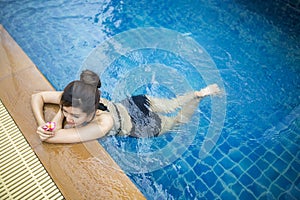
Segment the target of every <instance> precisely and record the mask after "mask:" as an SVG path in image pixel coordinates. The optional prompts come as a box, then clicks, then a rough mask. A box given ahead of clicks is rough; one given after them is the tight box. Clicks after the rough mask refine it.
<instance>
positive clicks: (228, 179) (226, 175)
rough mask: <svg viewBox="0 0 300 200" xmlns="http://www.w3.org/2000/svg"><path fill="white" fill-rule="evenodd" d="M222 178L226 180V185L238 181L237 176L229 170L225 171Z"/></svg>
mask: <svg viewBox="0 0 300 200" xmlns="http://www.w3.org/2000/svg"><path fill="white" fill-rule="evenodd" d="M221 179H222V180H223V181H224V182H225V184H226V185H229V184H232V183H235V182H236V180H237V179H236V177H234V176H233V175H231V174H229V173H228V172H225V173H224V174H223V176H221Z"/></svg>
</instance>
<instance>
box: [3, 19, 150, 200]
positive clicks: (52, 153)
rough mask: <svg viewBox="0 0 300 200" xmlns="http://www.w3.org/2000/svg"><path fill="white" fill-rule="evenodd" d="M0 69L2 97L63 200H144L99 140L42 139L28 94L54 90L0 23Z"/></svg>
mask: <svg viewBox="0 0 300 200" xmlns="http://www.w3.org/2000/svg"><path fill="white" fill-rule="evenodd" d="M0 71H1V74H0V83H1V84H0V87H1V89H0V99H1V100H2V102H3V104H4V105H5V107H6V108H7V110H8V111H9V113H10V115H11V116H12V117H13V119H14V121H15V123H16V124H17V125H18V127H19V129H20V130H21V132H22V133H23V135H24V136H25V138H26V140H27V141H28V143H29V144H30V146H31V147H32V149H33V150H34V152H35V153H36V154H37V156H38V158H39V159H40V161H41V162H42V164H43V166H44V167H45V168H46V170H47V172H48V173H49V175H50V176H51V178H52V179H53V180H54V182H55V183H56V185H57V186H58V188H59V189H60V191H61V192H62V194H63V195H64V197H65V198H66V199H145V197H144V196H143V194H142V193H141V192H140V191H139V190H138V188H137V187H136V186H135V185H134V184H133V183H132V182H131V180H130V179H129V177H128V176H127V175H126V174H125V173H124V172H123V171H122V170H121V168H120V167H119V166H118V165H117V163H116V162H115V161H114V160H113V159H112V158H111V156H110V155H109V154H108V153H107V152H106V151H105V149H104V148H103V147H102V146H101V145H100V144H99V142H98V141H91V142H86V143H78V144H48V143H44V142H41V141H40V139H39V138H38V136H37V135H36V134H35V131H36V127H37V124H36V121H35V119H34V116H33V113H32V110H31V106H30V99H31V95H32V94H33V93H36V92H39V91H46V90H54V88H53V86H52V85H51V84H50V83H49V82H48V80H47V79H46V78H45V77H44V76H43V75H42V74H41V72H40V71H39V70H38V68H37V67H36V65H35V64H34V63H33V62H32V61H31V59H30V58H29V57H28V56H27V55H26V53H25V52H24V51H23V50H22V49H21V47H20V46H19V45H18V44H17V43H16V41H15V40H14V39H13V38H12V37H11V36H10V35H9V33H8V32H7V31H6V30H5V28H4V27H3V26H2V25H1V24H0ZM53 109H55V108H53V107H52V106H48V107H47V110H49V112H51V111H52V110H53Z"/></svg>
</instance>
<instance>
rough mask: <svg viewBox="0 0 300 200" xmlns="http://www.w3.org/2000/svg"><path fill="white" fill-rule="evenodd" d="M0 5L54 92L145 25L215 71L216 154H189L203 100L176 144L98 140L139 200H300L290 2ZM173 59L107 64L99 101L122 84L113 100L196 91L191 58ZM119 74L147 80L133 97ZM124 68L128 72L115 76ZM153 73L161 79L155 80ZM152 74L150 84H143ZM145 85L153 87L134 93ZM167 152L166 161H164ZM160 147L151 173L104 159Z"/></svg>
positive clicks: (169, 54) (135, 54)
mask: <svg viewBox="0 0 300 200" xmlns="http://www.w3.org/2000/svg"><path fill="white" fill-rule="evenodd" d="M0 5H1V11H0V12H1V15H0V19H1V21H0V22H1V23H2V24H3V25H4V26H5V28H6V29H7V30H8V31H9V32H10V33H11V35H12V36H13V37H14V39H15V40H16V41H17V42H18V43H19V45H20V46H21V47H22V48H23V49H24V51H25V52H26V53H27V54H28V55H29V56H30V58H31V59H32V60H33V61H34V63H35V64H36V65H37V66H38V67H39V69H40V70H41V71H42V73H43V74H44V75H45V76H46V77H47V78H48V80H49V81H50V82H51V83H52V84H53V85H54V86H55V88H56V89H58V90H60V89H62V88H63V87H64V86H65V85H66V84H67V83H68V82H69V81H71V80H73V79H74V78H76V77H77V74H78V71H80V69H81V66H82V64H83V63H85V62H87V61H88V60H89V59H87V58H89V56H90V55H91V54H90V53H91V52H92V51H93V50H94V49H95V48H97V47H99V46H100V47H101V44H103V42H104V41H107V40H106V39H108V38H111V37H112V38H116V37H117V35H121V36H122V33H126V32H127V33H128V31H135V30H139V29H138V28H143V30H149V29H147V28H149V27H155V30H163V31H158V32H156V33H157V34H160V33H164V34H163V35H166V34H167V35H168V34H169V35H172V36H175V35H176V36H178V37H181V36H182V37H184V38H190V39H192V40H193V41H196V42H197V44H199V45H200V46H199V49H201V50H204V52H205V55H208V58H207V62H208V63H209V66H210V67H211V69H212V68H214V67H215V68H216V69H215V70H213V71H214V72H217V73H218V74H219V75H220V77H221V83H222V84H223V85H224V88H225V91H226V101H225V102H226V113H225V114H226V116H225V121H224V126H223V129H222V132H221V133H220V137H219V138H218V140H217V144H216V146H214V147H213V148H212V149H211V150H210V151H209V152H208V154H207V155H205V156H203V157H201V155H202V154H200V153H201V150H200V148H199V146H200V145H201V144H203V142H204V141H205V139H206V138H207V137H206V136H207V134H206V132H207V130H208V128H209V126H210V122H211V121H210V120H211V116H212V107H211V105H212V101H213V99H206V100H205V101H204V102H202V104H201V105H200V110H201V112H198V114H196V116H195V118H193V121H192V122H191V123H190V124H188V125H187V127H182V129H181V132H180V133H179V134H177V133H170V134H168V135H166V136H164V137H162V138H155V139H152V140H149V139H148V140H133V139H130V138H115V137H112V138H108V139H103V140H100V143H101V144H103V145H104V147H105V148H106V149H107V151H108V152H110V153H111V155H112V157H114V158H115V159H116V160H118V159H120V160H119V162H121V163H120V165H121V166H122V167H123V168H124V167H125V168H124V170H125V171H126V170H127V174H128V176H129V177H130V178H131V180H132V181H133V182H134V183H135V184H136V185H137V186H138V187H139V188H140V190H141V191H142V192H143V194H144V195H145V196H146V197H147V198H148V199H297V197H298V196H300V195H299V194H300V188H299V187H300V186H299V181H300V177H299V167H300V162H299V147H298V146H299V113H300V107H299V85H300V84H299V82H300V81H299V67H300V66H299V63H300V62H299V57H300V55H299V54H300V53H299V41H300V40H299V36H298V35H299V19H298V18H297V16H298V15H299V1H283V2H282V1H275V2H271V1H264V3H259V4H258V3H253V2H252V3H248V2H246V1H223V2H222V3H220V2H218V1H188V2H186V1H185V2H183V1H176V2H173V1H157V2H156V3H153V2H152V3H150V2H147V1H140V2H135V1H127V2H126V1H120V2H117V1H103V2H101V3H99V2H97V1H87V2H85V3H82V2H81V1H48V2H47V3H41V2H40V1H26V2H14V1H10V2H9V1H8V2H7V1H6V2H0ZM152 8H156V9H152ZM162 28H163V29H162ZM130 33H132V32H130ZM145 33H147V32H145ZM129 36H130V35H129ZM129 36H128V37H129ZM144 36H145V34H144ZM159 36H162V35H159ZM126 37H127V35H126ZM155 38H157V37H155ZM155 38H152V39H155ZM148 42H149V41H148ZM161 42H163V41H161ZM189 42H192V41H191V40H188V42H186V41H184V43H185V44H190V43H189ZM169 50H170V48H169ZM174 51H175V50H173V51H168V48H165V49H159V48H154V47H153V46H151V48H144V49H134V50H132V51H129V52H126V54H124V56H122V57H118V58H117V59H115V60H114V62H112V63H111V64H110V66H106V67H107V68H106V69H105V73H104V74H103V76H104V77H105V79H103V80H106V79H107V78H110V79H109V80H110V82H109V83H105V85H104V88H103V89H104V95H106V97H110V98H116V97H118V95H117V93H118V92H120V91H118V90H114V91H115V93H112V94H108V92H109V91H110V89H111V88H112V87H113V86H115V84H119V85H118V86H120V85H122V83H125V85H126V86H128V87H126V89H127V90H126V91H125V92H124V93H122V95H124V96H125V95H128V94H133V93H135V92H137V93H139V92H152V93H153V94H154V95H166V96H167V95H170V96H172V95H174V92H180V91H179V90H181V89H182V90H190V89H195V88H198V87H201V86H204V85H205V83H206V81H205V79H204V78H203V76H201V75H202V74H201V72H202V71H201V72H199V71H197V68H196V67H195V66H194V65H191V62H187V61H190V57H187V56H181V57H180V56H178V54H176V53H177V52H174ZM188 55H189V56H191V54H188ZM156 58H158V61H157V60H155V59H156ZM117 66H119V67H120V69H119V70H118V71H116V70H115V69H116V67H117ZM179 66H183V68H180V67H179ZM122 67H123V68H122ZM128 67H139V68H136V69H138V70H135V73H136V74H138V75H139V76H140V75H141V74H142V73H143V74H144V73H145V72H149V70H150V72H149V75H147V79H146V80H147V81H146V82H143V81H141V82H140V84H139V87H137V88H134V87H133V86H132V84H134V82H131V81H127V82H126V80H132V79H133V77H132V75H131V74H132V73H128V71H130V70H129V69H128ZM193 67H194V68H193ZM124 69H126V70H128V71H125V72H124V74H126V76H124V75H123V74H122V70H123V71H124ZM161 69H164V72H168V74H167V75H168V76H166V75H162V77H161V79H159V76H158V75H159V72H161ZM184 69H187V70H184ZM147 70H148V71H147ZM151 70H153V71H151ZM115 71H116V73H113V72H115ZM152 72H155V73H152ZM136 74H135V75H136ZM153 74H155V77H154V78H155V79H154V80H158V81H157V82H155V81H154V82H151V81H152V80H153ZM162 74H163V73H162ZM218 74H217V75H215V73H214V75H215V76H218ZM122 75H123V77H122ZM139 76H138V77H139ZM62 77H63V78H62ZM116 77H118V78H120V79H121V80H123V81H125V82H120V83H119V82H118V81H117V80H114V79H113V78H116ZM124 77H125V78H124ZM167 77H172V78H173V77H174V78H173V79H172V80H169V79H168V80H169V82H170V83H171V85H172V84H173V83H174V82H172V81H175V80H176V83H178V82H179V83H182V81H183V83H182V84H181V85H183V87H182V88H180V87H179V86H176V87H174V88H171V86H170V85H167V84H166V83H165V80H164V79H165V78H167ZM178 77H180V78H178ZM148 79H149V80H151V81H149V80H148ZM196 80H199V82H197V81H196ZM214 80H215V79H214ZM114 81H115V82H114ZM180 81H181V82H180ZM103 82H105V81H103ZM149 82H150V83H159V84H150V85H147V84H145V83H149ZM160 83H161V84H160ZM162 83H164V84H162ZM165 85H167V86H165ZM117 88H118V87H117ZM130 88H132V89H130ZM170 88H171V89H170ZM120 89H121V88H119V90H120ZM122 95H121V96H120V97H122ZM222 102H224V101H222ZM194 126H197V127H196V128H195V127H194ZM187 130H188V131H187ZM188 133H192V134H191V137H190V138H189V137H182V138H179V139H178V140H179V141H181V144H184V145H185V144H187V148H186V147H184V148H183V149H181V148H179V150H178V149H177V148H173V146H171V147H169V146H168V144H173V145H175V146H176V145H178V146H180V144H178V141H176V139H177V135H179V136H178V137H181V136H182V135H183V134H186V136H189V135H188ZM180 134H181V135H180ZM185 138H187V141H184V139H185ZM174 141H175V142H177V143H174ZM112 144H113V145H112ZM170 148H171V150H173V151H174V152H173V151H172V152H169V149H170ZM172 148H173V149H172ZM160 149H163V150H164V149H165V150H166V152H164V154H161V155H165V154H166V153H169V155H173V157H172V156H170V158H168V159H166V162H164V163H163V164H162V166H163V167H162V168H161V169H160V168H157V167H156V168H154V169H152V170H149V169H148V167H147V168H146V169H143V168H138V169H135V168H134V166H132V168H126V163H122V161H123V162H124V160H123V159H122V158H124V157H122V155H121V156H119V155H114V153H116V152H118V153H119V152H120V151H117V150H121V153H123V154H124V155H133V156H134V155H136V156H137V157H138V156H144V154H145V153H149V152H150V153H152V152H158V151H159V150H160ZM147 155H149V154H147ZM117 156H119V157H117ZM145 158H149V157H147V156H146V157H145ZM151 158H153V157H151ZM159 158H162V157H158V158H157V159H159ZM129 161H130V160H129ZM152 161H153V160H150V161H149V163H150V164H151V162H152ZM163 161H164V160H162V162H163ZM127 164H130V163H127ZM142 164H144V163H142ZM139 167H141V166H139ZM135 170H136V171H135ZM138 170H140V173H137V171H138Z"/></svg>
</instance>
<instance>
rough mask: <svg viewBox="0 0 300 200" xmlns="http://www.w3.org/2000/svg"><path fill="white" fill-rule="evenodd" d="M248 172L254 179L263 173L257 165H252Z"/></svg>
mask: <svg viewBox="0 0 300 200" xmlns="http://www.w3.org/2000/svg"><path fill="white" fill-rule="evenodd" d="M247 173H248V174H249V175H250V176H251V177H252V178H254V179H256V178H258V177H259V176H260V175H261V173H262V172H261V170H260V169H258V168H257V167H256V166H255V165H252V167H250V168H249V169H248V170H247Z"/></svg>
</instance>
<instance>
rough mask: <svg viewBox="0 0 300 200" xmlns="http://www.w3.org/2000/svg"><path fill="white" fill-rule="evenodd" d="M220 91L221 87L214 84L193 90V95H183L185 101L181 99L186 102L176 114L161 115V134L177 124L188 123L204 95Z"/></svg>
mask: <svg viewBox="0 0 300 200" xmlns="http://www.w3.org/2000/svg"><path fill="white" fill-rule="evenodd" d="M218 93H220V89H219V88H218V86H217V85H215V84H214V85H209V86H207V87H206V88H204V89H202V90H200V91H196V92H193V93H192V96H189V95H190V94H188V95H184V96H182V97H184V101H181V103H182V102H185V104H183V105H181V106H180V107H181V109H180V111H179V112H178V113H177V115H176V116H173V117H168V116H164V115H159V116H160V118H161V120H162V130H161V133H160V135H161V134H163V133H165V132H166V131H168V130H170V129H172V128H173V127H174V126H175V125H177V124H180V123H187V122H188V121H189V120H190V118H191V117H192V115H193V114H194V113H195V110H196V109H197V107H198V105H199V102H200V100H201V99H202V98H203V97H205V96H208V95H215V94H218ZM186 98H189V99H188V100H189V101H185V100H186ZM176 102H178V101H176V99H175V103H176ZM170 103H171V102H170ZM167 105H168V104H167ZM168 106H169V105H168Z"/></svg>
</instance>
